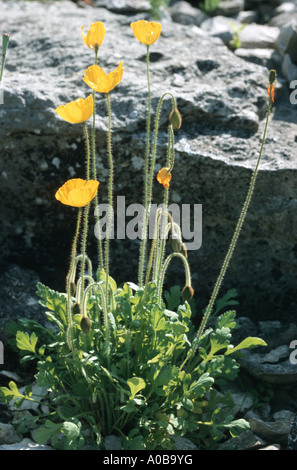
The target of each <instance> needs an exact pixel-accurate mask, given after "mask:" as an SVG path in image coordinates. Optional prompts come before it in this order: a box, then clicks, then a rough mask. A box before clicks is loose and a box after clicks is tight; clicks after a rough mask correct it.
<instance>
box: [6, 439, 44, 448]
mask: <svg viewBox="0 0 297 470" xmlns="http://www.w3.org/2000/svg"><path fill="white" fill-rule="evenodd" d="M0 450H53V449H52V448H51V447H50V446H45V445H42V444H37V443H36V442H33V441H32V440H31V439H23V440H22V441H21V442H20V443H16V444H10V445H8V444H3V445H0Z"/></svg>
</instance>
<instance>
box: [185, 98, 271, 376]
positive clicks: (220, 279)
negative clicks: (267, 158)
mask: <svg viewBox="0 0 297 470" xmlns="http://www.w3.org/2000/svg"><path fill="white" fill-rule="evenodd" d="M271 103H272V99H271V93H270V97H269V103H268V109H267V114H266V122H265V127H264V133H263V138H262V143H261V148H260V152H259V156H258V160H257V164H256V167H255V169H254V171H253V173H252V177H251V180H250V185H249V189H248V192H247V195H246V199H245V201H244V204H243V208H242V211H241V214H240V217H239V219H238V222H237V225H236V228H235V231H234V234H233V237H232V240H231V243H230V246H229V249H228V251H227V254H226V256H225V259H224V261H223V264H222V267H221V270H220V273H219V276H218V278H217V280H216V283H215V286H214V289H213V292H212V295H211V298H210V300H209V303H208V305H207V307H206V310H205V313H204V316H203V319H202V321H201V324H200V327H199V329H198V332H197V334H196V336H195V338H194V340H193V342H192V346H191V349H190V350H189V351H188V354H187V357H186V359H185V361H184V363H183V364H182V366H181V368H183V367H184V365H185V363H186V362H187V361H188V359H189V358H191V357H192V356H193V355H194V353H195V351H196V348H197V345H198V342H199V339H200V338H201V336H202V334H203V331H204V329H205V327H206V325H207V322H208V319H209V317H210V315H211V312H212V309H213V305H214V302H215V300H216V298H217V295H218V292H219V290H220V287H221V285H222V282H223V279H224V277H225V274H226V271H227V268H228V266H229V262H230V259H231V257H232V254H233V252H234V249H235V246H236V243H237V240H238V237H239V234H240V231H241V228H242V225H243V222H244V220H245V217H246V214H247V210H248V207H249V204H250V202H251V199H252V195H253V191H254V188H255V184H256V179H257V174H258V170H259V165H260V161H261V157H262V153H263V148H264V144H265V140H266V133H267V127H268V121H269V115H270V110H271Z"/></svg>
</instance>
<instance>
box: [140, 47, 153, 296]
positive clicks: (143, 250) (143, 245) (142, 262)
mask: <svg viewBox="0 0 297 470" xmlns="http://www.w3.org/2000/svg"><path fill="white" fill-rule="evenodd" d="M149 64H150V52H149V46H147V49H146V76H147V87H148V107H147V121H146V149H145V161H144V220H143V227H142V240H141V246H140V260H139V272H138V283H139V287H142V285H143V275H144V267H145V261H146V247H147V224H148V214H149V206H148V204H149V202H148V171H149V156H150V130H151V103H152V97H151V85H150V68H149Z"/></svg>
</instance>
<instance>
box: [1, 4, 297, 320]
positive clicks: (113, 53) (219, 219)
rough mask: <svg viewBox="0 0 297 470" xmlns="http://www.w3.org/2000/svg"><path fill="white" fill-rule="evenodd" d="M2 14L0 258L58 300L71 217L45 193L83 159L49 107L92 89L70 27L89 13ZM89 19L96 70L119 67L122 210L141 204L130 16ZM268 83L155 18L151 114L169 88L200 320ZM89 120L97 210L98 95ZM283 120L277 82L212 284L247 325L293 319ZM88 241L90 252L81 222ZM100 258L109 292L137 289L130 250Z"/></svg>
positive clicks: (139, 102)
mask: <svg viewBox="0 0 297 470" xmlns="http://www.w3.org/2000/svg"><path fill="white" fill-rule="evenodd" d="M102 5H103V4H102ZM0 9H1V19H2V21H3V24H5V25H6V28H7V31H10V32H11V42H10V46H9V53H8V55H7V60H6V69H5V74H4V81H3V97H4V103H3V105H1V106H0V120H1V127H0V129H1V130H0V144H1V148H2V149H3V154H2V160H1V161H2V168H1V175H0V182H1V185H0V188H1V189H0V197H1V208H0V210H1V214H2V226H1V232H0V241H1V246H2V250H1V252H2V258H4V259H6V260H11V259H13V261H14V262H15V263H19V264H22V266H27V267H28V266H30V267H31V268H33V269H35V270H38V273H39V274H40V278H41V280H43V282H45V283H47V284H49V285H50V287H52V288H55V289H59V290H63V289H65V276H66V274H67V271H68V263H69V254H70V249H71V240H72V237H73V230H74V226H75V218H76V210H75V209H72V208H67V207H62V205H59V203H58V202H57V201H55V199H54V194H55V191H56V190H57V189H58V187H59V186H60V185H61V184H63V183H64V182H65V181H66V180H67V179H69V178H73V177H75V176H76V177H83V176H84V153H85V149H84V142H83V139H82V132H81V126H76V125H71V124H69V123H66V122H64V121H62V120H61V119H60V118H59V117H58V116H57V114H56V113H55V108H56V107H57V106H58V105H60V104H63V103H66V102H67V101H70V100H73V99H75V98H77V97H78V96H86V95H87V94H88V93H89V92H90V90H89V89H88V88H87V86H86V85H85V84H84V83H83V81H82V78H83V71H84V70H85V69H86V68H87V67H88V66H89V65H90V64H91V63H92V62H93V54H92V51H90V50H88V49H87V48H86V47H85V45H84V44H83V42H82V40H81V34H80V27H81V26H82V25H83V24H85V25H86V28H87V25H89V24H90V23H92V22H93V21H94V9H93V8H79V7H77V5H75V4H74V3H73V2H67V1H59V2H54V3H48V2H46V3H40V2H35V1H30V2H24V3H21V5H20V4H19V2H17V3H14V2H9V5H8V4H7V2H3V1H0ZM32 11H33V12H34V14H32ZM95 11H96V18H97V17H99V18H100V20H102V21H104V22H105V24H106V28H107V34H106V37H105V39H104V42H103V45H102V48H100V54H99V56H100V65H101V66H102V67H103V68H104V69H105V70H107V71H109V70H112V69H113V68H114V67H115V66H117V65H118V64H119V62H120V60H123V61H124V67H125V72H124V77H123V80H122V82H121V84H119V86H118V87H117V88H116V89H115V90H114V91H113V92H112V96H111V97H112V127H113V151H114V160H115V195H122V194H124V195H125V196H126V205H127V206H128V204H130V203H132V202H133V203H135V202H136V201H137V202H142V200H140V195H141V194H142V193H143V181H142V167H141V158H142V156H143V153H144V147H145V139H146V135H145V119H146V89H147V88H146V75H145V47H144V46H142V45H141V44H139V43H138V41H136V40H135V38H134V37H133V34H132V30H131V28H130V22H131V21H132V20H133V19H134V17H133V15H131V14H127V15H124V14H122V13H121V14H120V13H115V12H114V11H110V10H108V9H107V8H103V7H98V8H97V9H96V10H95ZM143 16H145V15H143ZM136 17H137V19H138V18H139V17H140V13H139V14H138V13H137V16H136ZM145 17H146V18H149V16H148V15H147V16H145ZM225 20H227V21H229V22H230V19H229V18H227V19H226V18H225ZM206 21H208V20H206ZM204 23H205V22H203V23H202V25H201V27H203V25H204ZM40 24H43V26H44V28H43V34H42V36H40ZM28 27H29V28H30V36H28V34H27V31H28ZM246 28H247V27H246ZM246 28H245V29H244V30H243V32H244V31H245V30H246ZM229 37H230V33H229ZM115 38H116V39H115ZM271 42H272V41H271ZM271 42H269V41H266V43H267V44H268V43H270V44H271ZM198 46H199V47H198ZM24 51H25V53H24ZM267 80H268V71H267V69H266V68H264V67H262V66H259V65H256V64H253V63H249V62H247V61H245V60H243V59H241V58H239V57H236V56H235V55H234V54H233V53H232V52H231V51H229V50H228V49H227V48H226V46H225V45H224V44H223V43H222V41H221V40H220V39H219V38H216V37H210V35H209V34H208V32H207V30H206V29H205V30H202V28H199V27H197V26H196V25H182V24H177V23H170V22H168V21H165V22H164V23H163V24H162V35H161V37H160V41H158V43H156V44H155V45H153V46H152V48H151V83H152V102H153V109H154V110H155V108H156V105H157V103H158V100H159V97H160V96H161V95H162V94H163V93H164V92H165V91H171V92H173V94H174V95H175V96H176V98H177V102H178V105H179V108H180V111H181V113H182V115H183V125H182V128H181V129H180V130H179V131H178V132H177V133H176V140H175V141H176V162H175V168H174V176H173V180H172V184H171V194H172V200H173V201H178V202H179V204H180V205H181V204H190V205H191V207H193V205H194V204H202V207H203V233H202V240H203V242H202V246H201V248H200V249H199V250H198V249H195V250H190V249H189V251H188V256H189V262H190V264H191V268H192V274H193V276H192V278H193V284H194V283H195V285H193V287H194V288H195V291H196V293H197V295H196V302H197V306H198V309H199V311H201V310H202V309H203V308H204V307H205V305H206V303H207V302H208V299H209V295H210V293H211V291H212V286H213V285H214V283H215V280H216V278H217V275H218V273H219V270H220V267H221V263H222V261H223V258H224V256H225V253H226V250H227V248H228V246H229V243H230V240H231V237H232V234H233V231H234V228H235V225H236V221H237V218H238V216H239V214H240V211H241V208H242V203H243V200H244V197H245V194H246V191H247V188H248V185H249V181H250V177H251V171H252V169H253V168H254V166H255V162H256V159H257V155H258V152H259V149H260V145H261V139H262V133H263V128H264V121H263V119H264V117H265V111H266V107H267V90H266V89H267ZM97 110H98V112H97V114H98V115H97V121H96V135H97V156H98V179H99V181H100V200H101V201H102V202H106V200H107V197H106V194H107V184H106V183H107V174H108V170H107V161H106V128H107V127H106V126H107V121H106V104H105V98H104V96H101V95H100V96H99V95H98V96H97ZM170 111H171V104H170V100H169V99H168V100H166V102H165V103H164V108H163V111H162V115H161V120H160V134H159V139H158V156H157V165H156V170H157V168H160V167H161V166H162V165H163V164H164V158H165V157H166V146H167V124H168V114H169V113H170ZM274 113H277V119H273V117H274ZM294 113H295V109H294V107H293V106H292V105H291V104H290V101H289V99H288V90H287V88H286V86H285V85H283V83H282V82H281V81H280V82H279V88H278V89H277V93H276V101H275V107H274V108H273V111H272V119H271V121H270V123H269V128H268V137H267V141H266V144H265V147H264V153H263V159H262V162H261V165H260V173H259V179H258V181H257V186H256V190H255V193H254V196H253V200H252V205H251V207H250V211H249V213H248V216H247V218H246V221H245V225H244V228H243V230H242V232H241V235H240V239H239V242H238V245H237V247H236V250H235V252H234V255H233V258H232V260H231V264H230V269H229V271H228V273H227V276H226V278H225V281H224V285H223V289H224V290H227V289H228V288H230V287H234V286H236V287H237V288H238V291H239V292H240V306H239V307H238V312H239V314H240V313H241V314H244V315H245V316H246V315H251V317H252V316H253V315H254V316H256V317H258V318H262V319H265V318H271V315H272V316H273V317H274V318H278V317H279V316H280V315H281V314H283V312H284V311H286V315H287V317H289V316H290V315H291V317H293V315H295V304H294V302H295V263H296V241H295V237H294V235H293V234H294V233H295V228H296V227H295V225H296V218H295V214H296V197H295V195H296V190H295V180H296V178H295V171H296V161H295V158H294V155H293V148H294V145H295V136H296V135H297V125H296V119H295V115H294ZM153 117H154V116H153ZM161 189H162V188H160V187H155V188H154V202H161V200H162V192H161ZM288 226H289V227H290V230H288ZM89 234H90V238H89V247H88V249H89V254H90V255H91V256H93V255H94V253H95V247H96V240H95V237H94V235H93V234H94V220H93V219H91V221H90V228H89ZM186 241H187V240H186ZM188 244H189V243H188ZM111 248H112V249H111V274H112V275H113V276H114V277H115V278H116V280H117V281H118V283H119V284H120V283H122V282H124V281H127V280H130V281H133V282H137V280H136V278H135V276H136V270H137V267H136V266H137V262H138V251H139V242H138V240H136V241H133V240H129V239H125V240H120V241H117V240H114V241H113V243H112V247H111ZM127 257H128V258H129V260H128V262H127ZM95 259H96V258H95ZM123 266H124V267H125V269H123ZM166 282H168V285H170V284H172V283H173V282H174V284H176V283H178V284H181V285H183V282H184V272H183V268H182V266H180V265H179V263H176V264H174V268H172V270H171V269H170V270H168V275H167V277H166ZM34 289H35V286H34ZM198 293H199V294H198ZM240 309H241V310H240Z"/></svg>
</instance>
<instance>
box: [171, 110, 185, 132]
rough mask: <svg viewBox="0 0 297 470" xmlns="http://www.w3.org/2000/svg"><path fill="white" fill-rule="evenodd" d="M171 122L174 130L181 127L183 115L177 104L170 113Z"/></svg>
mask: <svg viewBox="0 0 297 470" xmlns="http://www.w3.org/2000/svg"><path fill="white" fill-rule="evenodd" d="M169 122H170V124H171V125H172V128H173V130H174V131H176V130H177V129H180V127H181V125H182V117H181V114H180V112H179V110H178V109H177V106H175V107H173V108H172V111H171V113H170V114H169Z"/></svg>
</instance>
